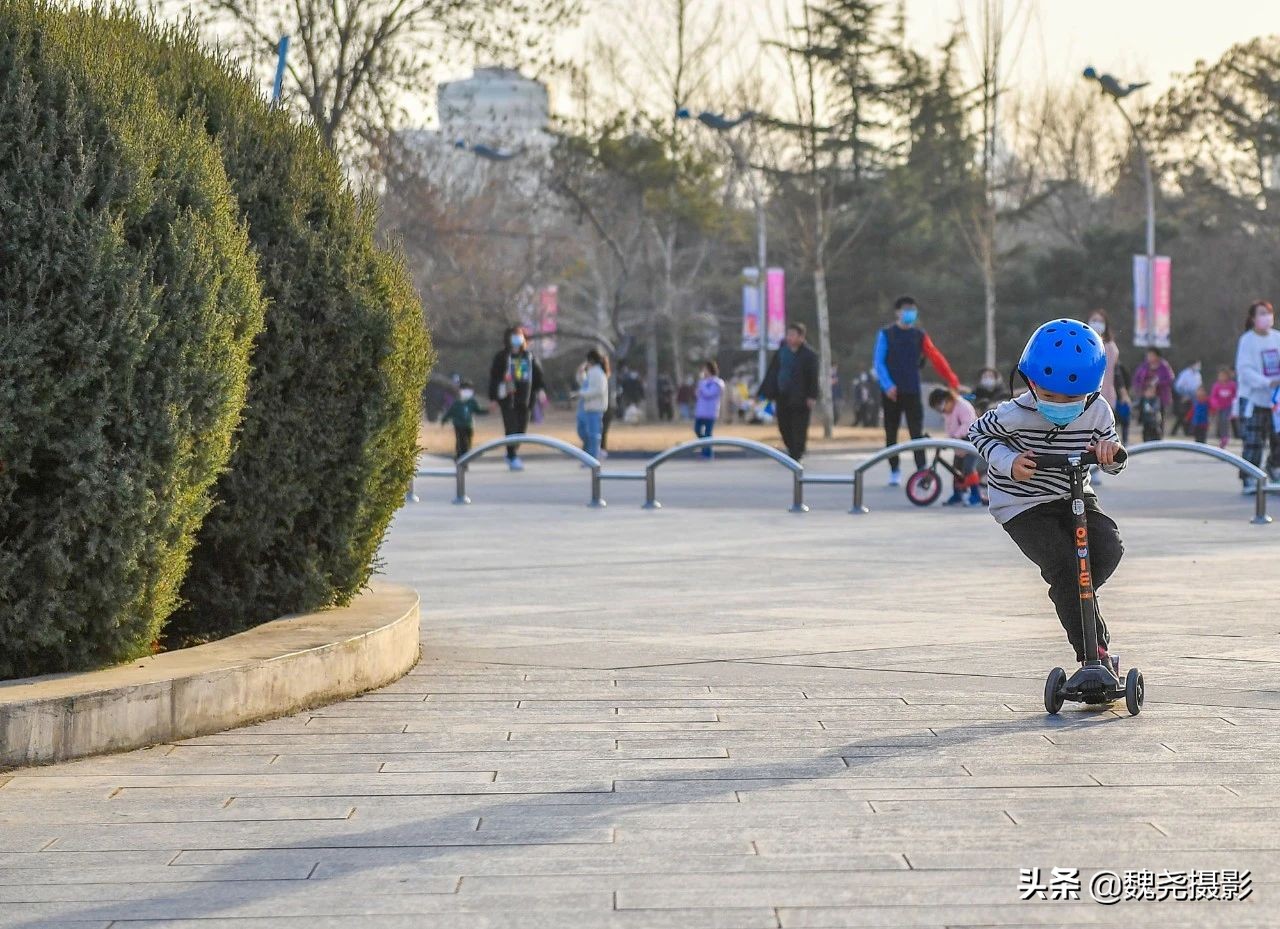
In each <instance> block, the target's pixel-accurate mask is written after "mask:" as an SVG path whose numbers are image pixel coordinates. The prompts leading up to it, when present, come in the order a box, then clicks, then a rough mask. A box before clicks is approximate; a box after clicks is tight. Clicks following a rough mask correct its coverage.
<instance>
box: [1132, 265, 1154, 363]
mask: <svg viewBox="0 0 1280 929" xmlns="http://www.w3.org/2000/svg"><path fill="white" fill-rule="evenodd" d="M1147 281H1148V277H1147V256H1146V255H1134V256H1133V344H1134V345H1136V346H1138V347H1139V348H1146V347H1147V346H1148V345H1150V344H1151V301H1150V300H1149V299H1148V298H1147Z"/></svg>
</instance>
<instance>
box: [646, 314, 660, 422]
mask: <svg viewBox="0 0 1280 929" xmlns="http://www.w3.org/2000/svg"><path fill="white" fill-rule="evenodd" d="M644 366H645V372H644V417H645V419H647V420H649V422H656V421H657V419H658V313H657V310H654V312H653V314H652V315H651V316H650V317H649V325H648V327H647V329H646V331H645V334H644Z"/></svg>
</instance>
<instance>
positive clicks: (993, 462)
mask: <svg viewBox="0 0 1280 929" xmlns="http://www.w3.org/2000/svg"><path fill="white" fill-rule="evenodd" d="M1099 439H1110V440H1111V441H1112V442H1119V441H1120V438H1119V436H1117V435H1116V419H1115V414H1113V413H1112V412H1111V407H1110V406H1109V405H1108V404H1107V401H1106V400H1104V399H1103V398H1102V397H1098V398H1097V399H1096V400H1094V401H1093V403H1091V404H1090V405H1089V406H1088V408H1087V409H1085V411H1084V413H1083V414H1081V415H1080V417H1079V418H1078V419H1076V420H1075V421H1074V422H1071V423H1069V424H1068V425H1066V426H1055V425H1053V423H1051V422H1049V421H1048V420H1047V419H1045V418H1044V417H1043V416H1041V415H1040V413H1039V412H1038V411H1037V410H1036V401H1035V398H1034V397H1033V396H1032V395H1031V393H1030V391H1027V392H1024V393H1023V394H1022V395H1021V396H1018V397H1015V398H1013V399H1012V400H1006V401H1004V403H1001V404H1000V405H999V406H998V407H996V408H995V409H993V410H988V411H987V412H986V413H984V414H983V415H982V416H981V417H980V418H979V419H978V421H977V422H975V423H974V424H973V425H972V426H970V427H969V441H970V442H972V443H973V445H974V447H975V448H976V449H977V450H978V454H980V455H981V456H982V457H983V458H985V459H986V460H987V464H988V465H989V466H990V467H989V470H988V472H987V484H988V489H989V490H990V498H991V515H992V516H994V517H995V519H996V522H998V523H1006V522H1008V521H1009V520H1011V519H1013V517H1015V516H1017V515H1018V514H1019V513H1024V512H1026V511H1027V510H1029V509H1031V508H1032V507H1033V506H1039V505H1040V504H1041V503H1048V502H1050V501H1052V500H1065V499H1066V498H1068V497H1070V496H1071V480H1070V478H1068V477H1067V474H1066V472H1065V471H1047V470H1046V471H1044V472H1042V473H1039V474H1036V475H1035V476H1033V477H1032V478H1031V479H1030V480H1027V481H1015V480H1014V479H1013V477H1012V476H1011V474H1010V471H1011V469H1012V468H1013V462H1014V461H1015V460H1016V459H1017V457H1018V455H1020V454H1021V453H1022V452H1025V451H1031V452H1043V453H1054V454H1069V453H1071V452H1079V451H1083V450H1084V449H1085V447H1086V446H1088V445H1089V444H1091V443H1093V442H1097V441H1098V440H1099ZM1104 470H1105V471H1106V472H1107V473H1108V474H1119V473H1120V472H1121V471H1122V470H1124V465H1123V464H1114V465H1108V466H1107V467H1106V468H1104ZM1084 487H1085V493H1086V495H1089V496H1096V495H1095V494H1094V493H1093V490H1092V488H1091V487H1090V486H1089V477H1088V475H1087V474H1086V475H1085V479H1084Z"/></svg>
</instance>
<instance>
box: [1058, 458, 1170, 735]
mask: <svg viewBox="0 0 1280 929" xmlns="http://www.w3.org/2000/svg"><path fill="white" fill-rule="evenodd" d="M1127 457H1128V455H1127V454H1126V453H1125V451H1124V450H1123V449H1121V450H1120V451H1119V452H1118V453H1117V454H1116V461H1117V462H1121V461H1124V460H1125V458H1127ZM1097 463H1098V457H1097V456H1096V455H1095V454H1094V453H1093V452H1077V453H1075V454H1071V455H1041V454H1038V453H1037V454H1036V470H1038V471H1043V470H1045V469H1047V468H1053V469H1056V470H1060V471H1066V472H1067V474H1068V475H1069V476H1070V478H1071V512H1072V514H1074V516H1075V523H1076V525H1075V543H1076V554H1075V560H1076V568H1077V570H1078V574H1079V577H1080V626H1081V628H1082V629H1083V631H1084V653H1085V654H1086V655H1087V656H1089V657H1088V660H1087V661H1085V663H1084V666H1083V667H1081V668H1080V670H1078V671H1076V673H1075V674H1073V675H1071V678H1070V679H1069V680H1068V678H1067V672H1066V671H1063V670H1062V669H1061V668H1054V669H1053V670H1052V671H1050V672H1049V679H1048V680H1047V681H1045V684H1044V708H1045V709H1046V710H1048V711H1049V713H1050V714H1057V712H1058V711H1059V710H1060V709H1062V704H1063V701H1065V700H1070V701H1072V702H1074V703H1090V704H1100V703H1111V702H1113V701H1116V700H1119V699H1121V698H1122V697H1123V698H1124V702H1125V706H1126V707H1127V708H1128V710H1129V714H1130V715H1131V716H1137V715H1138V713H1139V712H1141V710H1142V701H1143V697H1144V696H1145V686H1144V685H1143V681H1142V672H1141V671H1139V670H1138V669H1137V668H1130V669H1129V673H1128V675H1127V676H1126V677H1125V680H1124V684H1123V685H1122V684H1121V683H1120V679H1119V678H1118V677H1116V675H1115V672H1113V671H1112V670H1111V668H1110V667H1109V666H1108V665H1107V664H1105V663H1104V662H1103V661H1101V660H1100V659H1099V658H1098V627H1097V610H1098V604H1097V601H1096V600H1095V599H1094V591H1093V571H1092V569H1091V567H1090V564H1089V522H1088V518H1087V516H1086V514H1085V506H1084V476H1085V471H1086V470H1087V469H1088V468H1089V467H1091V466H1093V465H1096V464H1097Z"/></svg>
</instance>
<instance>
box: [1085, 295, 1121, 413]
mask: <svg viewBox="0 0 1280 929" xmlns="http://www.w3.org/2000/svg"><path fill="white" fill-rule="evenodd" d="M1086 324H1087V325H1088V327H1089V328H1090V329H1092V330H1093V331H1094V332H1096V333H1097V334H1098V338H1100V339H1101V340H1102V350H1103V351H1104V352H1106V355H1107V369H1106V371H1105V372H1103V375H1102V387H1101V389H1100V390H1099V391H1098V392H1099V393H1100V394H1101V395H1102V399H1103V400H1106V401H1107V403H1108V404H1110V405H1111V408H1112V409H1113V410H1114V409H1115V407H1116V401H1117V400H1118V399H1119V396H1120V395H1119V392H1118V391H1117V390H1116V366H1117V365H1118V364H1120V346H1119V345H1117V344H1116V336H1115V333H1114V332H1112V331H1111V319H1110V317H1108V316H1107V311H1106V310H1104V309H1102V308H1101V307H1099V308H1098V309H1096V310H1091V311H1090V312H1089V318H1088V320H1086Z"/></svg>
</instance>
